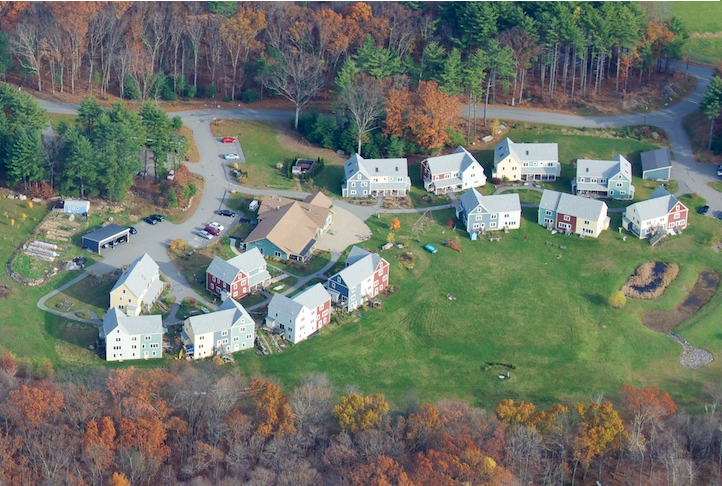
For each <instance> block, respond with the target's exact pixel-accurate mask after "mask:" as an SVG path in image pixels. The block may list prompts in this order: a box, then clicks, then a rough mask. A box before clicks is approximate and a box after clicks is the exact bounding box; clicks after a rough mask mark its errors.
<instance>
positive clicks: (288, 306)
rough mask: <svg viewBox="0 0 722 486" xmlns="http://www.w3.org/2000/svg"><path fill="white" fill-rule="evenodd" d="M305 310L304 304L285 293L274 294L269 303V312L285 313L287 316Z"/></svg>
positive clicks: (295, 314)
mask: <svg viewBox="0 0 722 486" xmlns="http://www.w3.org/2000/svg"><path fill="white" fill-rule="evenodd" d="M302 310H303V304H301V303H300V302H297V301H296V300H295V299H292V298H290V297H287V296H285V295H283V294H273V297H271V301H270V302H269V303H268V313H269V314H271V313H276V312H278V313H279V314H283V315H286V316H294V317H295V316H297V315H298V314H300V313H301V311H302Z"/></svg>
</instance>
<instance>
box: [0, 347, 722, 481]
mask: <svg viewBox="0 0 722 486" xmlns="http://www.w3.org/2000/svg"><path fill="white" fill-rule="evenodd" d="M42 376H43V377H42V378H40V377H38V376H37V375H36V374H35V373H33V372H32V370H30V369H29V368H28V367H27V366H25V365H24V364H23V363H21V362H20V363H19V362H17V361H16V360H15V358H14V357H13V356H12V355H11V354H10V353H9V352H7V351H5V352H3V353H2V355H0V383H1V384H2V386H1V387H0V483H2V484H8V485H18V486H24V485H31V484H32V485H37V484H46V485H65V484H73V485H78V486H82V485H102V484H110V485H113V486H121V485H123V486H125V485H160V486H163V485H184V484H187V485H193V486H204V485H210V484H213V485H221V486H223V485H231V484H247V485H251V486H271V485H284V486H285V485H287V486H304V485H308V486H318V485H326V484H328V485H339V484H343V485H352V486H388V485H394V486H438V485H449V486H453V485H458V486H462V485H479V486H486V485H489V486H491V485H498V486H501V485H513V484H546V485H560V486H561V485H568V484H572V485H574V484H580V485H581V484H593V481H599V482H601V483H603V484H610V483H611V481H614V480H619V479H620V478H624V484H635V485H640V486H641V485H660V484H669V485H673V486H678V485H679V486H682V485H692V484H695V483H697V484H699V483H701V482H705V481H707V482H709V483H712V482H715V481H719V480H720V461H719V458H720V457H722V450H720V444H721V443H722V441H721V439H722V435H721V433H720V430H721V429H720V424H721V423H722V415H721V414H720V413H719V410H718V408H717V404H718V400H719V398H720V395H719V394H717V395H716V396H713V395H710V403H708V406H707V407H705V412H704V413H701V414H699V415H694V416H690V415H687V414H685V413H683V412H679V411H678V410H677V406H676V404H675V403H674V402H673V401H672V399H671V398H670V396H669V394H668V393H666V392H663V391H660V390H659V389H657V388H654V387H648V388H643V389H640V388H635V387H633V386H630V385H624V386H623V387H622V390H621V391H620V393H619V394H618V396H615V397H613V398H612V400H605V399H601V398H600V399H597V400H594V401H591V402H588V403H587V402H585V403H574V404H560V403H555V404H552V405H551V406H549V407H547V408H544V409H541V408H538V407H536V406H535V405H534V404H532V403H529V402H524V401H521V402H517V401H515V400H511V399H506V400H502V401H501V402H500V403H499V405H498V406H497V407H496V409H495V410H493V411H487V410H484V409H480V408H475V407H472V406H470V405H468V404H466V403H462V402H458V401H454V400H443V401H441V402H438V403H435V404H432V403H422V402H420V401H419V400H418V399H416V398H414V394H413V393H409V394H407V395H405V398H404V399H402V400H401V401H400V403H398V404H396V405H395V406H394V407H393V408H392V407H391V405H390V404H389V402H388V401H387V400H386V399H385V397H384V396H383V395H381V394H378V393H372V394H368V395H367V394H364V393H362V392H360V391H358V390H355V389H353V388H347V389H346V390H343V391H341V390H338V389H336V388H335V387H334V386H333V384H332V383H331V382H330V381H329V380H328V379H327V378H326V377H325V376H324V375H322V374H308V375H305V376H303V377H302V378H301V379H300V383H299V384H298V386H297V387H296V388H294V389H293V390H291V391H290V392H289V391H284V390H283V388H282V387H281V386H279V385H278V384H277V383H274V382H273V381H272V380H267V379H264V378H260V377H257V378H254V379H247V378H246V377H244V376H242V375H241V374H239V372H238V370H237V369H235V368H234V369H231V370H227V369H225V368H223V366H222V365H216V364H214V363H212V362H210V361H207V362H205V363H200V364H196V365H190V364H189V363H187V362H180V361H179V362H175V363H173V365H172V366H170V367H168V368H164V369H155V370H145V371H141V370H138V369H134V368H133V367H130V368H125V369H112V370H108V369H89V370H84V371H83V372H78V371H67V372H64V373H60V374H58V375H54V374H53V372H52V367H51V366H50V367H45V368H43V373H42Z"/></svg>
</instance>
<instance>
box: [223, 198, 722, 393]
mask: <svg viewBox="0 0 722 486" xmlns="http://www.w3.org/2000/svg"><path fill="white" fill-rule="evenodd" d="M683 202H685V203H686V204H688V205H689V206H690V208H691V209H692V211H694V210H695V209H696V207H697V206H699V205H701V204H704V201H702V200H701V199H699V198H697V199H696V200H694V201H691V200H690V199H689V198H683ZM433 216H434V221H432V222H429V223H427V224H426V225H425V226H424V227H423V228H422V229H420V230H419V233H418V239H419V241H418V242H417V241H414V240H412V239H411V230H412V226H413V224H414V222H415V221H416V220H417V219H418V216H417V215H402V216H400V218H401V221H402V225H401V228H402V229H401V230H400V231H399V232H398V233H399V234H398V235H397V241H406V242H408V243H409V244H410V249H411V251H412V252H413V253H414V256H415V265H414V268H413V269H412V270H407V269H405V268H403V267H402V265H401V264H400V261H399V256H400V253H401V252H402V250H396V249H394V250H390V251H387V252H384V254H383V256H384V257H385V258H386V259H388V260H389V261H390V263H391V284H392V285H398V286H399V287H400V290H399V291H398V292H397V293H395V294H394V295H392V296H391V297H388V298H384V299H383V300H384V302H383V306H382V308H381V309H362V310H361V311H360V312H359V313H358V314H357V316H356V317H355V318H351V319H348V321H349V322H347V323H346V324H343V325H342V326H341V327H338V328H335V329H333V330H324V331H321V332H320V333H319V335H317V336H314V337H313V338H311V339H310V340H308V341H306V342H304V343H301V344H299V345H297V346H294V347H292V348H291V349H288V350H286V352H284V353H283V354H281V355H278V356H272V357H265V358H259V357H257V356H255V355H244V356H241V357H239V358H240V359H237V362H238V363H239V365H240V366H241V367H242V369H243V370H244V372H245V373H247V374H248V375H253V374H254V373H261V374H264V375H269V376H277V377H279V378H280V379H281V380H282V381H283V382H285V383H286V384H287V385H295V384H297V383H298V379H299V377H300V376H302V375H303V374H305V373H308V372H313V371H319V372H323V373H326V374H328V375H329V377H330V378H331V379H332V380H333V381H334V382H335V383H336V384H337V385H339V386H344V385H347V384H353V385H357V386H359V387H360V389H361V390H362V391H363V392H367V393H370V392H381V393H384V394H386V395H387V396H388V397H389V398H390V399H391V400H394V401H396V402H397V403H398V401H399V400H400V399H401V398H402V396H404V394H406V393H407V392H409V391H410V390H415V391H416V392H418V395H419V398H420V399H421V400H432V401H434V400H439V399H443V398H450V397H454V398H460V399H464V400H469V401H470V402H472V403H474V404H478V405H483V406H487V407H489V406H491V407H493V406H495V405H496V404H497V403H498V401H499V400H500V399H502V398H514V399H524V400H530V401H532V402H534V403H537V404H538V405H539V404H549V403H551V402H553V401H557V400H563V401H573V400H588V399H589V397H590V396H593V395H595V394H598V393H606V394H610V393H615V392H617V391H618V389H619V387H620V385H621V384H622V383H624V382H629V383H632V384H634V385H636V386H647V385H657V386H660V387H662V388H665V389H667V390H669V391H670V392H671V393H672V395H673V396H674V398H675V400H678V401H679V402H680V403H682V404H686V405H690V404H693V403H694V401H695V399H696V398H697V397H698V396H699V394H700V393H701V391H702V389H703V387H704V385H705V384H706V383H708V382H711V381H713V380H717V377H718V376H719V373H720V371H721V368H722V365H721V364H720V362H719V361H715V362H713V363H712V364H711V365H710V366H708V367H707V368H703V369H701V370H698V371H690V370H687V369H685V368H682V367H681V366H680V365H679V364H678V363H677V360H678V358H679V356H680V354H681V347H680V346H678V345H677V344H675V343H673V342H672V341H670V340H669V339H667V338H666V337H665V336H663V335H661V334H657V333H654V332H652V331H650V330H648V329H647V328H645V327H644V326H643V325H642V323H641V317H642V315H643V314H644V313H645V312H646V311H648V310H652V309H669V308H673V307H675V306H676V305H677V304H678V303H679V301H680V300H681V299H682V298H683V296H684V295H685V293H686V290H685V289H689V288H691V286H692V285H693V284H694V282H695V279H696V278H697V273H698V271H699V270H701V269H704V268H710V269H715V270H717V271H720V270H722V266H721V265H720V263H719V255H718V254H717V253H716V252H715V251H714V250H713V249H712V248H711V240H712V238H713V237H712V234H713V232H715V231H717V232H720V234H722V231H720V226H719V222H718V221H716V220H713V219H711V218H702V217H700V216H697V215H696V214H694V215H692V216H691V227H690V228H689V229H688V230H687V231H686V232H685V233H684V234H683V235H681V236H675V237H672V238H669V239H668V240H666V241H664V242H662V243H660V244H659V245H657V246H655V247H654V248H650V247H649V244H648V243H647V242H646V241H639V240H637V239H635V238H630V237H628V238H627V240H626V241H622V235H620V234H619V233H618V232H616V231H614V230H611V231H606V232H604V233H603V235H602V236H601V238H600V239H598V240H593V239H580V238H578V237H566V236H561V235H551V234H550V233H549V232H547V231H546V230H544V229H543V228H542V227H540V226H538V225H537V224H536V211H535V210H533V209H525V210H524V215H523V222H522V228H521V229H520V230H517V231H512V232H511V233H509V234H504V235H502V239H501V241H500V242H498V243H496V242H489V241H486V240H480V241H477V242H471V241H470V240H468V237H467V235H466V233H464V232H462V231H458V230H457V231H456V233H453V232H451V230H449V228H448V227H447V226H446V225H445V222H446V221H447V220H449V219H453V213H452V211H451V210H446V211H435V212H434V213H433ZM392 217H393V216H392V215H385V216H382V217H381V218H379V219H377V218H372V219H370V220H369V221H368V222H367V224H369V226H370V227H371V228H372V229H373V232H374V237H373V238H372V239H371V240H369V241H368V242H366V244H365V246H366V247H367V248H370V249H375V248H378V247H379V246H380V245H381V244H382V243H383V242H384V238H385V235H386V234H387V232H388V225H389V223H390V220H391V218H392ZM620 218H621V216H620V215H619V214H613V215H612V228H616V227H617V226H619V223H620ZM455 234H456V236H458V238H459V240H458V241H459V245H460V247H461V248H462V250H463V253H458V252H456V251H453V250H450V249H448V248H446V247H444V246H442V244H441V242H442V241H443V240H448V239H449V238H455V236H454V235H455ZM717 238H718V239H719V238H720V236H717ZM547 241H549V242H551V243H556V244H557V245H558V244H561V245H562V246H565V249H560V248H559V247H558V246H553V245H547V244H546V242H547ZM429 242H430V243H432V244H434V245H435V246H437V247H438V248H439V252H438V253H437V254H435V255H431V254H429V253H427V252H425V251H423V249H422V248H421V246H422V244H423V243H429ZM403 251H408V250H403ZM621 255H623V257H622V256H621ZM650 259H654V260H662V261H672V262H677V263H678V264H680V267H681V269H682V270H681V273H680V275H679V277H678V278H677V280H676V281H674V282H673V284H672V285H671V287H670V289H668V291H667V292H666V293H665V294H664V295H663V296H662V297H661V298H660V299H659V300H656V301H633V300H631V299H630V300H629V301H628V303H627V305H626V307H625V308H624V309H623V310H621V311H615V310H613V309H612V308H611V307H610V306H609V305H608V304H607V299H608V298H609V296H610V295H611V294H612V293H613V292H614V291H616V290H618V289H619V288H620V287H621V285H622V284H623V283H624V282H625V280H626V279H627V277H628V276H629V274H630V273H632V272H633V270H634V268H636V267H637V266H638V265H639V264H640V263H642V262H644V261H647V260H650ZM447 294H451V295H453V296H455V297H456V300H453V301H452V300H449V299H448V298H447ZM721 301H722V297H721V296H720V295H719V294H718V295H716V296H715V297H713V298H712V300H711V301H710V303H709V304H708V305H707V306H706V307H704V308H703V309H702V311H701V312H700V313H698V314H697V315H695V316H694V317H693V318H692V319H690V321H688V322H686V323H684V324H683V325H682V327H683V328H684V329H683V330H682V331H681V334H682V335H683V336H684V337H686V338H687V339H689V340H690V342H691V343H692V344H694V345H696V346H700V347H704V348H705V349H707V350H709V351H710V352H712V353H719V352H720V351H722V343H720V340H719V337H718V336H719V334H718V321H719V305H720V302H721ZM334 327H336V326H334ZM486 362H503V363H510V364H513V365H515V367H516V370H514V371H512V372H511V379H510V380H504V381H500V380H499V378H498V377H497V375H498V374H499V373H498V372H497V371H498V370H495V369H493V368H492V370H491V371H484V369H485V367H486V366H487V365H486ZM504 372H506V370H504Z"/></svg>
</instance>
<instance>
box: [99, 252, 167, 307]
mask: <svg viewBox="0 0 722 486" xmlns="http://www.w3.org/2000/svg"><path fill="white" fill-rule="evenodd" d="M158 270H159V267H158V264H157V263H155V262H154V261H153V259H152V258H151V257H150V255H148V254H147V253H143V256H141V257H140V258H138V259H137V260H136V261H134V262H133V263H131V265H130V266H129V267H128V269H127V270H126V271H125V272H123V274H122V275H121V276H120V278H119V279H118V281H117V282H115V285H114V286H113V289H112V290H111V292H112V291H113V290H115V289H117V288H118V287H120V286H121V285H123V284H125V285H126V286H127V287H128V290H130V292H131V293H132V294H133V295H135V296H136V297H141V295H142V294H143V291H144V290H145V288H146V287H147V286H148V283H149V282H150V281H151V280H153V278H154V277H155V276H156V275H157V274H158Z"/></svg>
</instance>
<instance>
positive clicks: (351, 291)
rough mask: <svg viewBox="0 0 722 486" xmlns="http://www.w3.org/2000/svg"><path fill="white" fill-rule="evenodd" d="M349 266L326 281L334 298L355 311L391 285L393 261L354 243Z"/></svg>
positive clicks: (344, 306) (332, 299)
mask: <svg viewBox="0 0 722 486" xmlns="http://www.w3.org/2000/svg"><path fill="white" fill-rule="evenodd" d="M346 265H347V266H346V268H344V269H343V270H341V271H340V272H338V273H336V274H335V275H332V276H331V277H329V279H328V281H327V282H326V283H325V284H324V287H326V290H327V291H328V293H329V294H330V295H331V301H332V302H333V303H334V304H336V305H338V306H339V307H341V308H344V309H346V311H347V312H351V311H353V310H354V309H356V308H357V307H359V306H360V305H363V304H364V303H366V302H367V301H368V300H370V299H372V298H374V297H376V296H377V295H378V294H380V293H381V292H383V291H384V290H386V288H387V287H388V285H389V262H387V261H386V260H384V259H383V258H381V257H380V256H379V254H378V253H371V252H368V251H366V250H364V249H362V248H359V247H357V246H354V247H353V248H351V251H350V253H349V255H348V257H347V258H346Z"/></svg>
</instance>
